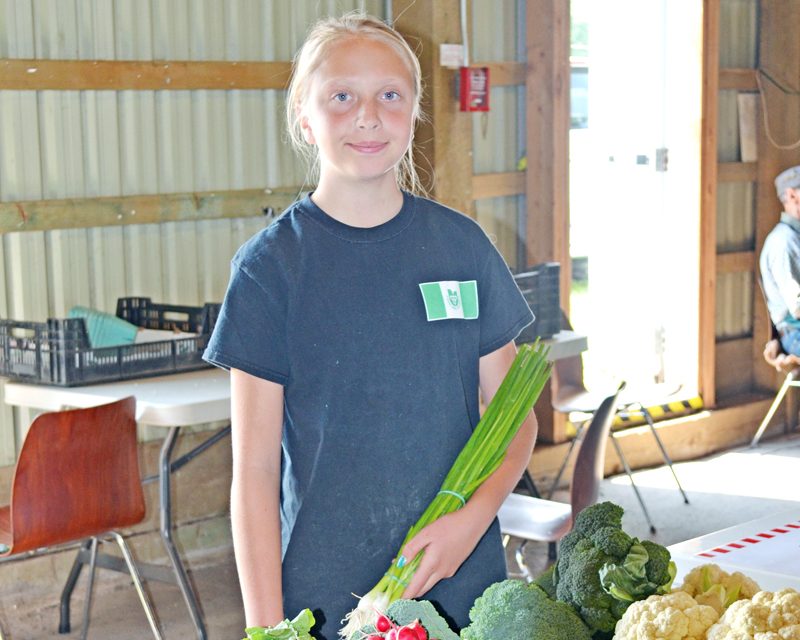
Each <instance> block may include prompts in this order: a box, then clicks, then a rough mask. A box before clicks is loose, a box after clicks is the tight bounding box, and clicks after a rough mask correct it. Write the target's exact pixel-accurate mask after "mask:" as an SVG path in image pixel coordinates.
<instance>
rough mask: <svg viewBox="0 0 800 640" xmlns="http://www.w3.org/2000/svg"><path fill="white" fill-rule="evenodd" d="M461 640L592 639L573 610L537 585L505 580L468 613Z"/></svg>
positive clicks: (487, 591)
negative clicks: (467, 622) (468, 623)
mask: <svg viewBox="0 0 800 640" xmlns="http://www.w3.org/2000/svg"><path fill="white" fill-rule="evenodd" d="M469 618H470V621H471V624H470V625H469V626H468V627H466V628H465V629H463V630H462V631H461V640H590V639H591V632H590V631H589V628H588V627H587V626H586V625H585V624H584V623H583V621H582V620H581V619H580V618H579V617H578V616H577V614H576V613H575V612H574V611H573V610H572V608H571V607H570V606H569V605H568V604H566V603H564V602H559V601H557V600H553V599H551V598H550V597H548V595H547V594H546V593H545V592H544V590H543V589H542V588H541V587H539V585H537V584H526V583H524V582H521V581H519V580H503V581H501V582H496V583H494V584H492V585H490V586H489V587H488V588H487V589H486V590H485V591H484V592H483V595H481V596H480V597H479V598H478V599H477V600H475V604H474V605H473V606H472V609H471V610H470V612H469Z"/></svg>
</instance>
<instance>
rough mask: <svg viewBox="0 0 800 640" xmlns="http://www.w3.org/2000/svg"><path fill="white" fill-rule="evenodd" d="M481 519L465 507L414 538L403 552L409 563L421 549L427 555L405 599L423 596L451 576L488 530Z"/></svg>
mask: <svg viewBox="0 0 800 640" xmlns="http://www.w3.org/2000/svg"><path fill="white" fill-rule="evenodd" d="M481 520H482V519H481V518H479V517H478V518H476V517H475V514H473V513H471V512H470V511H468V510H467V509H466V508H463V509H460V510H458V511H454V512H453V513H448V514H447V515H444V516H442V517H441V518H439V519H438V520H436V521H435V522H432V523H431V524H429V525H428V526H427V527H425V528H424V529H422V530H421V531H420V532H419V533H418V534H417V535H415V536H414V537H413V538H411V540H409V541H408V543H407V544H406V546H405V547H403V550H402V552H401V553H402V555H403V557H404V558H406V562H411V561H412V560H413V559H414V558H415V557H416V556H417V554H418V553H419V552H420V551H424V552H425V554H424V555H423V556H422V560H421V562H420V564H419V566H418V567H417V570H416V572H415V573H414V577H413V578H412V579H411V582H410V583H409V585H408V586H407V587H406V590H405V591H404V592H403V598H407V599H411V598H419V597H421V596H423V595H424V594H426V593H427V592H428V591H430V590H431V589H432V588H433V587H434V585H435V584H436V583H437V582H439V581H440V580H443V579H444V578H451V577H452V576H453V575H454V574H455V572H456V571H458V568H459V567H460V566H461V565H462V564H463V562H464V560H466V559H467V558H468V557H469V555H470V554H471V553H472V551H473V550H474V549H475V547H476V545H477V544H478V542H479V541H480V539H481V536H483V534H484V533H485V532H486V529H487V528H488V526H489V523H486V525H485V526H483V525H482V522H481Z"/></svg>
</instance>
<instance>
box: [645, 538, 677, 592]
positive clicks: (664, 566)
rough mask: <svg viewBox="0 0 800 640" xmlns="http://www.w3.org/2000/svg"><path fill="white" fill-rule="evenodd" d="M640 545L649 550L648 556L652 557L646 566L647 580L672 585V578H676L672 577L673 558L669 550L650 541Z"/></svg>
mask: <svg viewBox="0 0 800 640" xmlns="http://www.w3.org/2000/svg"><path fill="white" fill-rule="evenodd" d="M640 544H641V545H642V546H643V547H644V548H645V549H646V550H647V555H648V556H649V557H650V558H649V560H648V561H647V565H645V571H646V572H647V579H648V580H649V581H650V582H655V583H656V584H663V583H665V582H667V581H669V582H670V585H671V584H672V578H674V577H675V576H674V575H670V570H671V569H670V562H671V561H672V556H670V553H669V551H667V548H666V547H664V546H662V545H660V544H657V543H655V542H652V541H650V540H642V541H641V543H640Z"/></svg>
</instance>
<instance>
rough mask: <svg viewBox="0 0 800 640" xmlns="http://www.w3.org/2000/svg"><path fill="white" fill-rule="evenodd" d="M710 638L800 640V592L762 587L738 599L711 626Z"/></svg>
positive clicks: (718, 639)
mask: <svg viewBox="0 0 800 640" xmlns="http://www.w3.org/2000/svg"><path fill="white" fill-rule="evenodd" d="M707 638H708V640H800V593H798V592H797V591H795V590H794V589H781V590H780V591H774V592H773V591H759V592H758V593H757V594H755V595H754V596H753V599H752V600H737V601H736V602H734V603H733V604H732V605H731V606H730V607H728V609H727V611H725V613H724V614H722V617H721V618H720V619H719V622H717V623H716V624H715V625H713V626H712V627H711V628H710V629H709V630H708V636H707Z"/></svg>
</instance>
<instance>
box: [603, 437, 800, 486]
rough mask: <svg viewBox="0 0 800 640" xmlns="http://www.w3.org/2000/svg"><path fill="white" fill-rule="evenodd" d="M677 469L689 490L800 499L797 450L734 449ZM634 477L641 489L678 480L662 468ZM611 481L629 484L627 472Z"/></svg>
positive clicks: (799, 445)
mask: <svg viewBox="0 0 800 640" xmlns="http://www.w3.org/2000/svg"><path fill="white" fill-rule="evenodd" d="M797 447H800V441H796V446H795V450H796V449H797ZM675 472H676V473H677V474H678V478H680V481H681V484H682V485H683V488H684V489H685V490H686V491H687V492H691V491H694V490H701V491H703V492H706V493H718V494H721V495H736V496H743V497H751V498H769V499H771V500H789V501H800V494H799V492H798V484H797V454H796V452H795V454H794V455H791V454H789V455H787V454H785V453H784V454H782V453H781V452H780V451H776V452H764V453H757V452H754V451H732V452H729V453H725V454H722V455H720V456H718V457H716V458H711V459H709V460H705V461H702V462H700V461H698V462H682V463H676V464H675ZM634 479H635V482H636V485H637V486H639V487H642V488H644V487H650V488H654V489H667V490H670V489H674V488H675V480H674V479H673V478H672V475H671V474H669V473H668V472H666V469H665V468H663V467H662V468H658V469H648V470H644V471H639V472H636V473H635V474H634ZM609 480H610V482H611V483H612V484H618V485H626V484H630V481H629V480H628V477H627V476H626V475H624V474H623V475H620V476H616V477H614V478H610V479H609Z"/></svg>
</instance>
